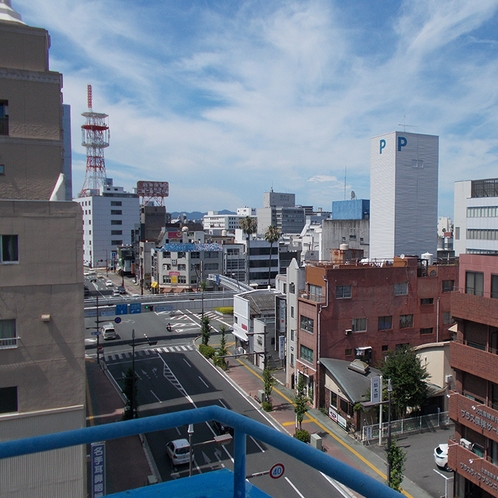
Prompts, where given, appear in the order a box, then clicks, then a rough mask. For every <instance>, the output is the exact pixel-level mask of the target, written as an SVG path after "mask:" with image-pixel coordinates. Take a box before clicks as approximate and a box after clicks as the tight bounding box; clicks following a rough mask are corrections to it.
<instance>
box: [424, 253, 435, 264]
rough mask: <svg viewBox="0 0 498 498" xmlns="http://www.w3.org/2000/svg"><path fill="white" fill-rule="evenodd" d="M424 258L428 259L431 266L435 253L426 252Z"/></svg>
mask: <svg viewBox="0 0 498 498" xmlns="http://www.w3.org/2000/svg"><path fill="white" fill-rule="evenodd" d="M422 259H426V260H427V261H428V265H429V266H431V265H432V262H433V260H434V255H433V254H431V253H430V252H424V254H422Z"/></svg>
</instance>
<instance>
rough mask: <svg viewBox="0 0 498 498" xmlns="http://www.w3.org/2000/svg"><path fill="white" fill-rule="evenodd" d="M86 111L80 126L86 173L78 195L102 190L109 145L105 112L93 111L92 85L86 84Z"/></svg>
mask: <svg viewBox="0 0 498 498" xmlns="http://www.w3.org/2000/svg"><path fill="white" fill-rule="evenodd" d="M87 98H88V112H84V113H83V114H82V116H84V117H85V118H86V122H85V124H84V125H82V126H81V134H82V140H81V145H83V147H86V174H85V182H84V183H83V188H82V189H81V192H80V197H86V196H88V195H90V190H99V191H100V192H102V190H103V189H104V185H105V183H106V173H105V160H104V149H105V148H106V147H109V137H110V132H109V125H108V124H107V118H108V117H109V116H108V115H107V114H103V113H101V112H93V110H92V85H88V86H87Z"/></svg>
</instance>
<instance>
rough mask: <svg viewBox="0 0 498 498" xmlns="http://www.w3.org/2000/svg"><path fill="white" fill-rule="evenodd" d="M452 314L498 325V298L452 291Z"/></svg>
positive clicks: (465, 318)
mask: <svg viewBox="0 0 498 498" xmlns="http://www.w3.org/2000/svg"><path fill="white" fill-rule="evenodd" d="M451 314H452V316H454V317H456V318H461V319H464V320H470V321H472V322H476V323H485V324H487V325H492V326H493V327H498V299H494V298H491V297H483V296H474V295H473V294H463V293H462V292H452V293H451Z"/></svg>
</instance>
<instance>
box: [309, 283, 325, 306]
mask: <svg viewBox="0 0 498 498" xmlns="http://www.w3.org/2000/svg"><path fill="white" fill-rule="evenodd" d="M308 291H309V294H310V299H311V300H312V301H316V302H317V303H319V302H320V301H321V300H322V288H321V287H319V286H318V285H311V284H310V285H309V286H308Z"/></svg>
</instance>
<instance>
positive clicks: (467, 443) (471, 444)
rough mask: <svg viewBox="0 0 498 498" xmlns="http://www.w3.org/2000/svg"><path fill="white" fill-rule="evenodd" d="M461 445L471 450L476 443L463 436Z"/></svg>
mask: <svg viewBox="0 0 498 498" xmlns="http://www.w3.org/2000/svg"><path fill="white" fill-rule="evenodd" d="M460 445H461V446H463V447H464V448H466V449H467V450H470V451H472V448H474V443H471V442H470V441H469V440H468V439H464V438H463V437H462V438H460Z"/></svg>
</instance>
